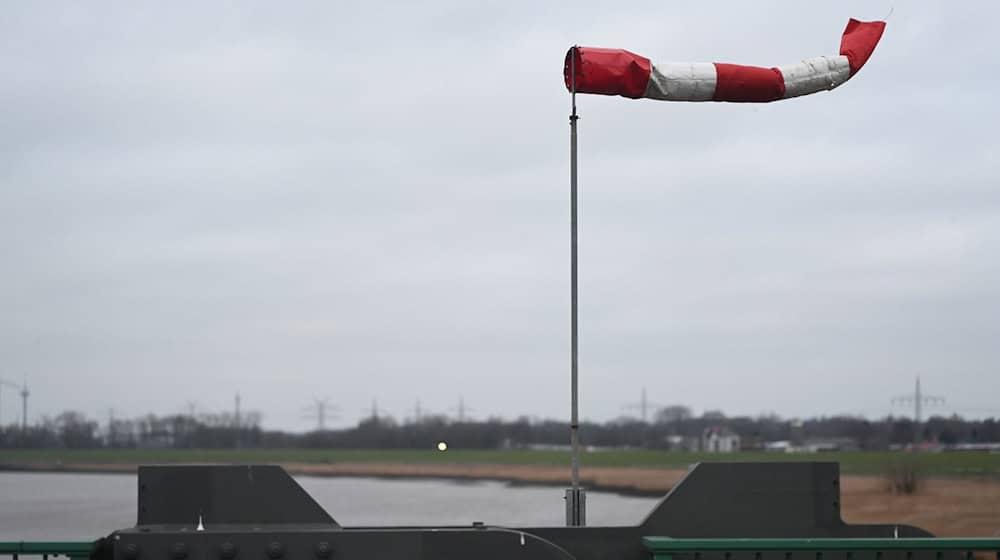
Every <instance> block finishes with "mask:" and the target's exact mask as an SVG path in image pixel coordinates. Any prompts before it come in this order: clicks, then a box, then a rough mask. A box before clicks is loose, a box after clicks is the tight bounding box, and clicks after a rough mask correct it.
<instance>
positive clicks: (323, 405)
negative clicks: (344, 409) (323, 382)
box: [306, 398, 337, 432]
mask: <svg viewBox="0 0 1000 560" xmlns="http://www.w3.org/2000/svg"><path fill="white" fill-rule="evenodd" d="M336 410H337V406H336V405H331V404H330V399H328V398H323V399H317V398H314V399H313V403H312V404H311V405H309V406H307V407H306V412H307V413H308V414H306V418H310V419H313V418H315V419H316V429H317V430H319V431H321V432H322V431H324V430H326V419H327V418H337V413H336Z"/></svg>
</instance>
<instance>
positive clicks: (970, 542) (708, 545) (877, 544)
mask: <svg viewBox="0 0 1000 560" xmlns="http://www.w3.org/2000/svg"><path fill="white" fill-rule="evenodd" d="M642 541H643V544H644V545H645V546H646V550H648V551H649V552H650V554H651V555H652V557H653V558H654V560H672V558H673V556H674V555H677V554H683V555H685V556H692V557H693V558H694V559H695V560H698V559H699V558H700V557H701V556H702V555H703V554H705V555H711V556H712V557H718V556H720V555H721V556H723V557H725V558H730V557H731V556H732V554H734V553H752V554H753V555H754V559H755V560H761V558H762V556H763V555H764V554H765V553H770V554H769V556H771V555H773V554H774V553H784V558H786V559H792V558H796V559H801V560H805V559H806V558H810V559H813V558H814V559H815V560H823V553H824V552H828V553H836V554H837V555H838V557H842V558H846V559H847V560H862V559H866V560H868V559H871V560H881V559H882V557H883V554H884V553H889V552H891V553H894V555H896V556H898V555H899V554H904V555H905V557H907V558H912V557H913V555H914V554H915V553H920V556H921V557H927V554H928V553H933V554H934V555H935V556H934V557H935V558H937V559H942V558H944V556H945V554H946V553H948V555H949V557H951V558H954V557H955V555H956V554H958V555H960V556H963V557H964V558H966V559H969V560H971V559H972V558H974V557H975V555H976V554H975V553H977V552H979V553H983V552H985V553H989V554H990V556H992V555H994V554H996V555H997V556H996V560H1000V539H939V538H917V539H914V538H906V539H671V538H669V537H643V539H642ZM793 553H798V554H795V556H793ZM803 553H808V554H809V556H806V555H804V554H803Z"/></svg>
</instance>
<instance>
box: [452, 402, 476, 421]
mask: <svg viewBox="0 0 1000 560" xmlns="http://www.w3.org/2000/svg"><path fill="white" fill-rule="evenodd" d="M449 410H454V411H455V413H456V414H457V415H458V422H459V424H461V423H463V422H465V415H466V413H469V412H473V411H474V410H475V409H473V408H471V407H468V406H465V397H458V405H457V406H454V407H452V408H450V409H449Z"/></svg>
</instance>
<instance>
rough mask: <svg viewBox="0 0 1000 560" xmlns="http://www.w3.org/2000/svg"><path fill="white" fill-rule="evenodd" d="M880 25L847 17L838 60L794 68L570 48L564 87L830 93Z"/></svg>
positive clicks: (704, 93) (678, 94) (672, 95)
mask: <svg viewBox="0 0 1000 560" xmlns="http://www.w3.org/2000/svg"><path fill="white" fill-rule="evenodd" d="M884 30H885V22H884V21H858V20H856V19H852V20H850V21H849V22H848V24H847V29H845V30H844V35H843V37H842V38H841V41H840V55H839V56H820V57H816V58H807V59H805V60H803V61H802V62H799V63H796V64H789V65H786V66H778V67H775V68H762V67H758V66H741V65H738V64H723V63H720V62H715V63H710V62H683V63H678V62H670V63H666V64H653V63H652V62H650V60H649V59H648V58H645V57H642V56H639V55H637V54H635V53H631V52H629V51H626V50H621V49H599V48H593V47H573V48H571V49H570V50H569V52H568V53H566V60H565V65H564V68H563V74H564V77H565V82H566V89H568V90H570V91H573V90H574V88H573V77H574V68H573V65H572V63H573V61H574V59H575V62H576V64H575V78H576V88H575V90H576V92H577V93H596V94H601V95H620V96H622V97H629V98H633V99H640V98H646V99H660V100H663V101H731V102H738V103H766V102H769V101H777V100H779V99H788V98H790V97H799V96H800V95H809V94H810V93H816V92H818V91H824V90H831V89H833V88H835V87H837V86H839V85H840V84H842V83H844V82H846V81H847V80H849V79H850V78H851V76H853V75H854V74H856V73H857V72H858V70H861V67H862V66H864V65H865V62H867V61H868V59H869V57H871V55H872V52H874V51H875V46H876V45H878V41H879V39H881V38H882V32H883V31H884Z"/></svg>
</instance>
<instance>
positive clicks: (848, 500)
mask: <svg viewBox="0 0 1000 560" xmlns="http://www.w3.org/2000/svg"><path fill="white" fill-rule="evenodd" d="M273 462H274V463H278V464H281V465H282V466H283V467H285V469H287V470H288V471H289V472H290V473H292V474H295V475H299V476H337V477H373V478H433V479H447V480H452V481H477V480H495V481H502V482H506V483H509V484H514V485H526V484H530V485H547V486H556V487H561V486H565V485H567V484H568V482H569V480H568V469H566V467H565V466H562V465H558V466H557V465H544V464H483V463H466V464H462V463H445V462H423V463H421V462H392V461H381V462H376V461H368V462H350V461H341V462H335V463H333V462H331V463H318V462H301V461H287V462H284V461H273ZM137 468H138V464H137V463H125V462H109V463H94V462H61V461H60V462H52V463H44V462H17V463H13V462H9V461H4V457H3V456H2V455H0V469H2V470H16V471H32V472H64V473H65V472H76V473H134V472H135V470H136V469H137ZM686 472H687V469H686V468H656V467H634V466H631V467H630V466H618V467H614V466H586V465H585V466H584V467H583V468H582V469H581V479H582V481H583V484H584V485H585V486H586V487H588V488H590V489H592V490H601V491H609V492H616V493H621V494H626V495H640V496H661V495H663V494H665V493H666V492H667V491H668V490H669V489H670V488H671V487H672V486H673V485H674V484H676V483H677V481H679V480H680V479H681V478H682V477H683V476H684V474H685V473H686ZM841 511H842V513H843V517H844V520H845V521H846V522H848V523H900V524H910V525H916V526H919V527H923V528H925V529H927V530H929V531H931V532H932V533H934V534H936V535H938V536H943V537H993V536H1000V481H997V480H996V478H995V477H989V478H988V477H982V476H966V477H954V476H952V477H946V476H935V477H926V478H924V479H922V484H921V487H920V489H919V490H918V491H917V492H916V493H915V494H910V495H900V494H894V493H892V492H890V491H889V489H888V485H887V482H886V479H885V478H884V477H882V476H877V475H864V474H860V475H859V474H846V475H843V476H842V478H841Z"/></svg>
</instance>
